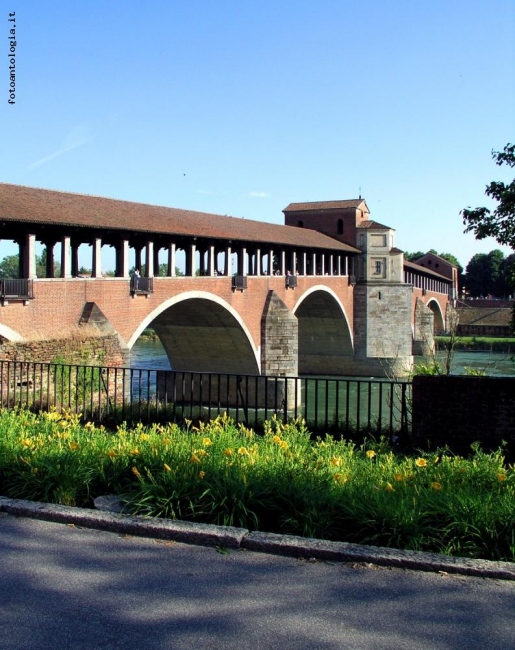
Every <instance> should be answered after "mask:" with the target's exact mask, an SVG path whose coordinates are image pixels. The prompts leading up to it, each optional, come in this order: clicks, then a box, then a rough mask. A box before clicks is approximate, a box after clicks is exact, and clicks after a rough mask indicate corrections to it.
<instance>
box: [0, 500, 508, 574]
mask: <svg viewBox="0 0 515 650" xmlns="http://www.w3.org/2000/svg"><path fill="white" fill-rule="evenodd" d="M0 512H5V513H8V514H11V515H16V516H19V517H28V518H31V519H41V520H44V521H51V522H56V523H63V524H74V525H76V526H82V527H84V528H94V529H97V530H105V531H109V532H116V533H124V534H128V535H137V536H140V537H151V538H156V539H167V540H173V541H176V542H182V543H185V544H196V545H200V546H218V547H223V548H232V549H238V548H242V549H247V550H249V551H258V552H260V553H271V554H275V555H287V556H290V557H302V558H308V559H310V558H313V559H318V560H331V561H337V562H355V563H370V564H374V565H377V566H383V567H396V568H402V569H412V570H417V571H430V572H440V573H449V574H451V573H452V574H458V575H466V576H478V577H483V578H496V579H501V580H515V564H514V563H511V562H492V561H489V560H470V559H467V558H460V557H448V556H446V555H438V554H436V553H422V552H418V551H401V550H396V549H389V548H382V547H376V546H366V545H360V544H350V543H347V542H329V541H326V540H320V539H310V538H306V537H295V536H293V535H277V534H275V533H261V532H250V531H248V530H247V529H246V528H235V527H232V526H215V525H213V524H196V523H191V522H187V521H176V520H171V519H156V518H151V517H141V516H137V515H126V514H123V513H113V512H104V511H99V510H88V509H86V508H75V507H71V506H58V505H53V504H50V503H39V502H34V501H25V500H22V499H9V498H7V497H0Z"/></svg>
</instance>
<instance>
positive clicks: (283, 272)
mask: <svg viewBox="0 0 515 650" xmlns="http://www.w3.org/2000/svg"><path fill="white" fill-rule="evenodd" d="M281 275H286V251H281Z"/></svg>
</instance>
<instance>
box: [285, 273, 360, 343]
mask: <svg viewBox="0 0 515 650" xmlns="http://www.w3.org/2000/svg"><path fill="white" fill-rule="evenodd" d="M318 291H323V292H324V293H328V294H329V295H330V296H331V297H332V298H333V299H334V301H335V302H336V304H337V306H338V308H339V309H340V311H341V313H342V317H343V319H344V320H345V323H346V325H347V328H348V331H349V333H350V338H351V344H352V347H354V332H353V329H352V327H351V326H350V325H349V319H348V318H347V314H346V313H345V308H344V306H343V305H342V302H341V300H340V299H339V298H338V296H337V295H336V293H335V292H334V291H333V290H332V289H331V288H330V287H326V286H325V285H323V284H317V285H315V286H314V287H310V288H309V289H307V290H306V291H305V292H304V293H303V294H302V295H301V296H300V297H299V299H298V300H297V302H296V303H295V307H294V308H293V313H294V314H295V313H296V312H297V310H298V308H299V307H300V305H301V304H302V303H303V302H304V301H305V300H306V298H307V297H308V296H309V295H310V294H312V293H315V292H318Z"/></svg>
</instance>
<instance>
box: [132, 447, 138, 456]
mask: <svg viewBox="0 0 515 650" xmlns="http://www.w3.org/2000/svg"><path fill="white" fill-rule="evenodd" d="M131 456H139V449H138V448H137V447H134V449H131Z"/></svg>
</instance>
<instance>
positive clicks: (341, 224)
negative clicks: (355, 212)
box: [337, 219, 343, 235]
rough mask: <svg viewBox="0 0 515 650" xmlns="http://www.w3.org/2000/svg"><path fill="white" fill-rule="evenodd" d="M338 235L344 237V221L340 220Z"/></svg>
mask: <svg viewBox="0 0 515 650" xmlns="http://www.w3.org/2000/svg"><path fill="white" fill-rule="evenodd" d="M337 234H338V235H343V219H338V228H337Z"/></svg>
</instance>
